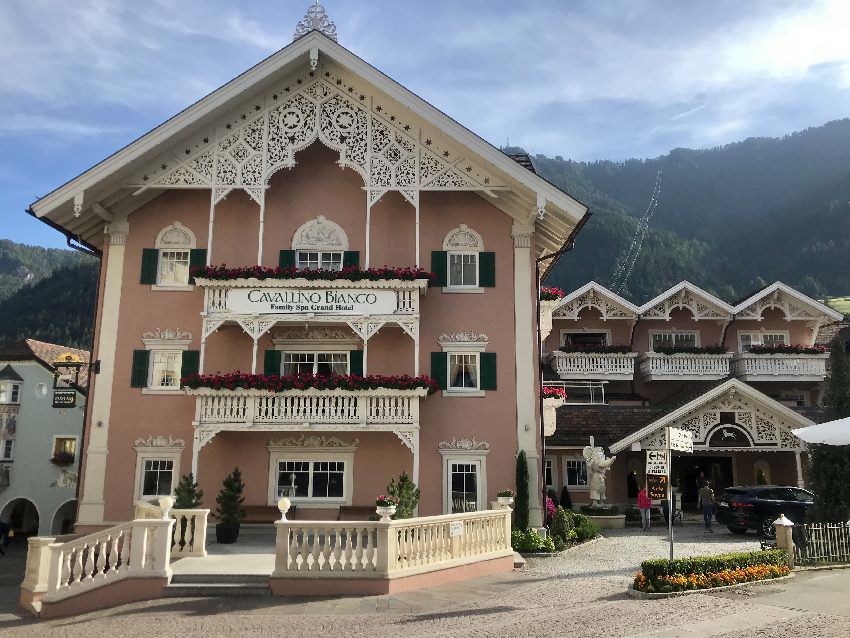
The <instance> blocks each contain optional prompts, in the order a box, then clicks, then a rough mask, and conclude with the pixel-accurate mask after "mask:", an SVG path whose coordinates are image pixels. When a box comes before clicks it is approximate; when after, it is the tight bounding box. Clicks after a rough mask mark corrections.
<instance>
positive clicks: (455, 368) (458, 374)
mask: <svg viewBox="0 0 850 638" xmlns="http://www.w3.org/2000/svg"><path fill="white" fill-rule="evenodd" d="M448 360H449V390H456V391H470V390H478V388H479V383H478V353H475V352H470V353H459V354H455V353H449V357H448Z"/></svg>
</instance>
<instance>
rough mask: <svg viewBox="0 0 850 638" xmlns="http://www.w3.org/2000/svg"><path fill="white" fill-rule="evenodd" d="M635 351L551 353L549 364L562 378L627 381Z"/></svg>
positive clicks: (633, 371) (631, 372)
mask: <svg viewBox="0 0 850 638" xmlns="http://www.w3.org/2000/svg"><path fill="white" fill-rule="evenodd" d="M635 357H637V353H636V352H623V353H612V352H561V351H560V350H556V351H555V352H553V353H552V360H551V366H552V371H553V372H555V374H557V375H558V376H560V377H561V378H562V379H610V380H620V381H627V380H631V379H632V377H634V373H635Z"/></svg>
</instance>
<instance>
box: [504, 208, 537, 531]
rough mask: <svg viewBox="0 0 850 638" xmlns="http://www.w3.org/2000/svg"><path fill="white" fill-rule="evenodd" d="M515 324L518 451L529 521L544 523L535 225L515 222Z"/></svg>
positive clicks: (532, 524)
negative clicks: (524, 462) (524, 467)
mask: <svg viewBox="0 0 850 638" xmlns="http://www.w3.org/2000/svg"><path fill="white" fill-rule="evenodd" d="M511 234H512V236H513V239H514V326H515V330H516V333H515V335H514V336H515V343H514V347H515V353H514V356H515V359H516V409H517V415H516V416H517V422H516V432H517V450H525V454H526V456H527V457H528V485H529V492H530V493H529V495H528V496H529V524H530V525H531V526H532V527H540V526H542V525H543V502H542V497H541V493H542V490H543V484H542V482H541V476H540V456H539V453H538V450H539V448H540V445H541V444H542V441H540V423H539V420H538V416H537V404H538V400H537V392H536V388H537V383H536V379H537V375H538V371H537V369H536V367H535V364H539V361H538V354H537V340H536V336H535V331H534V286H535V285H537V284H536V282H534V281H533V279H534V270H533V268H532V251H531V243H532V241H533V240H534V227H533V226H524V225H521V224H517V223H514V226H513V229H512V231H511Z"/></svg>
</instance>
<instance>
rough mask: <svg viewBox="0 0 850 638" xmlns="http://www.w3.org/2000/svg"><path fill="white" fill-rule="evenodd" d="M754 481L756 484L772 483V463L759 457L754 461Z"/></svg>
mask: <svg viewBox="0 0 850 638" xmlns="http://www.w3.org/2000/svg"><path fill="white" fill-rule="evenodd" d="M753 477H754V478H753V482H754V483H755V484H756V485H770V484H771V482H770V463H768V462H767V461H765V460H764V459H759V460H758V461H756V462H755V463H753Z"/></svg>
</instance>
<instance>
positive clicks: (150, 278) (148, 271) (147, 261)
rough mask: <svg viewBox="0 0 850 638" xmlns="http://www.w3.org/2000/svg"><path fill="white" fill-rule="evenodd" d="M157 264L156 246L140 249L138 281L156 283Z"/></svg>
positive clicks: (157, 253)
mask: <svg viewBox="0 0 850 638" xmlns="http://www.w3.org/2000/svg"><path fill="white" fill-rule="evenodd" d="M158 266H159V251H158V250H157V249H156V248H145V249H143V250H142V273H141V276H140V277H139V283H142V284H150V285H151V286H153V285H155V284H156V275H157V273H156V270H157V267H158Z"/></svg>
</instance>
